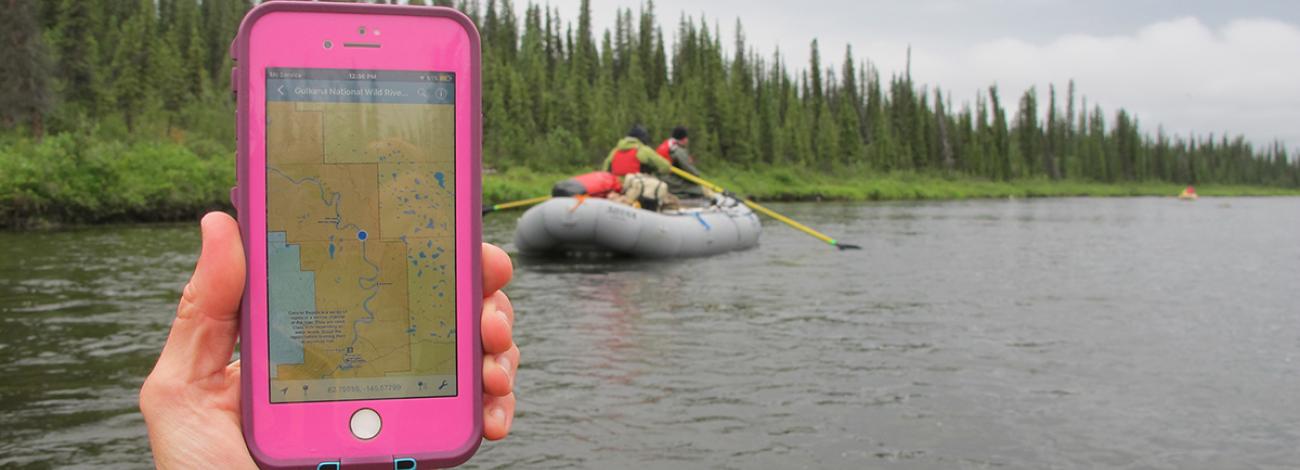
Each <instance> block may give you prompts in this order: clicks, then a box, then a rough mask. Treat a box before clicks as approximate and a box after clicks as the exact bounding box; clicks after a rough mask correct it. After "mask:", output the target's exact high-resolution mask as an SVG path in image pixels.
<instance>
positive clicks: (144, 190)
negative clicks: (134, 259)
mask: <svg viewBox="0 0 1300 470" xmlns="http://www.w3.org/2000/svg"><path fill="white" fill-rule="evenodd" d="M234 180H235V168H234V160H233V158H232V156H231V155H230V154H229V153H228V151H227V150H226V149H224V148H221V147H220V146H215V145H207V144H203V143H195V144H192V145H189V146H186V145H180V144H175V143H170V142H137V143H129V144H128V143H121V142H114V141H95V140H93V139H89V138H85V137H80V136H74V135H72V134H63V135H58V136H53V137H49V138H47V139H45V140H44V141H43V142H41V143H39V144H38V143H34V142H31V141H25V140H19V141H9V142H4V143H0V228H42V227H51V226H59V225H67V224H93V223H108V222H153V221H165V220H181V219H188V218H197V216H198V215H199V214H202V213H203V212H204V211H206V210H210V209H223V208H228V207H229V205H230V202H229V194H230V186H231V185H232V183H233V182H234Z"/></svg>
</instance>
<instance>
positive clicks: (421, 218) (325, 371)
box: [266, 69, 456, 403]
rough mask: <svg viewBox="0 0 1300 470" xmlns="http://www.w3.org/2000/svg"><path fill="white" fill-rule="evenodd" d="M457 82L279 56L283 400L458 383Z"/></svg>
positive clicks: (272, 328)
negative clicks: (308, 64) (298, 63)
mask: <svg viewBox="0 0 1300 470" xmlns="http://www.w3.org/2000/svg"><path fill="white" fill-rule="evenodd" d="M454 87H455V82H454V78H453V76H452V75H451V74H449V73H437V72H413V71H400V72H399V71H358V70H334V69H268V74H267V103H266V104H267V112H266V117H267V122H266V148H267V151H266V155H267V168H266V190H267V201H266V202H267V214H266V216H267V235H266V236H267V266H268V267H267V270H268V273H267V283H268V286H267V287H268V293H267V298H268V323H269V324H268V326H269V330H268V331H269V335H270V338H269V345H270V376H271V377H270V379H271V380H270V384H271V395H270V396H271V401H272V402H274V403H285V402H304V401H327V400H328V401H335V400H360V399H384V398H409V397H437V396H454V395H455V394H456V380H455V376H456V350H455V346H456V316H455V256H454V254H455V253H454V251H455V250H454V247H455V243H454V236H455V224H454V218H455V207H454V203H455V198H454V194H455V193H454V190H455V188H454V184H453V183H454V178H453V171H454V154H455V136H454V131H455V113H454V106H455V105H454V102H453V93H452V92H453V91H454V89H455V88H454Z"/></svg>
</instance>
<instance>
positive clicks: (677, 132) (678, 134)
mask: <svg viewBox="0 0 1300 470" xmlns="http://www.w3.org/2000/svg"><path fill="white" fill-rule="evenodd" d="M673 138H674V139H677V140H682V139H685V138H686V126H677V127H674V128H673Z"/></svg>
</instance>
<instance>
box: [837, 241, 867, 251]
mask: <svg viewBox="0 0 1300 470" xmlns="http://www.w3.org/2000/svg"><path fill="white" fill-rule="evenodd" d="M835 247H836V248H839V249H840V251H844V250H861V249H862V247H860V246H857V245H851V244H848V243H838V242H837V243H835Z"/></svg>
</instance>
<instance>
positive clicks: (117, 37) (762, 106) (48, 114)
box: [0, 0, 1300, 187]
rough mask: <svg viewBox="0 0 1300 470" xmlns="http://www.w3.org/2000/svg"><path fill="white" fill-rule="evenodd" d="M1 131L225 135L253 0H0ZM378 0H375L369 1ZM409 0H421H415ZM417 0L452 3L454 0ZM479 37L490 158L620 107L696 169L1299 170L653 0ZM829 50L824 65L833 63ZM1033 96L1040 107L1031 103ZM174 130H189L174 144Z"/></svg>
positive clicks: (621, 124)
mask: <svg viewBox="0 0 1300 470" xmlns="http://www.w3.org/2000/svg"><path fill="white" fill-rule="evenodd" d="M0 2H4V3H7V4H8V6H9V7H10V8H8V9H6V10H5V12H4V13H0V31H2V32H3V33H0V34H4V35H5V36H6V37H8V38H9V39H10V41H7V43H6V45H5V47H2V48H0V67H3V68H4V70H3V74H0V75H2V76H0V83H3V86H2V87H0V125H3V127H4V128H6V129H10V130H9V131H5V132H3V134H9V135H14V134H17V133H23V134H26V135H30V136H32V137H34V138H36V139H39V138H40V137H41V136H42V135H44V134H62V133H75V134H78V135H88V136H99V137H102V138H121V139H128V140H131V139H134V140H139V139H170V140H171V141H175V142H187V141H202V142H207V144H204V145H209V146H213V145H215V146H224V148H226V151H227V152H229V150H230V149H231V148H232V146H233V122H232V121H231V117H232V115H233V103H232V102H231V98H230V95H229V93H228V91H227V89H228V86H229V79H230V78H229V67H230V65H231V61H230V58H229V57H228V55H227V52H226V51H227V47H228V45H229V43H230V40H231V38H232V36H233V35H234V33H235V31H236V28H237V26H238V24H239V21H240V19H241V18H242V17H243V14H244V12H246V11H247V10H248V9H249V8H250V7H251V5H250V2H249V1H248V0H201V1H200V0H120V1H84V0H49V1H36V0H0ZM381 3H382V0H381ZM410 3H412V4H424V3H426V2H424V1H422V0H412V1H410ZM431 3H435V4H440V5H450V4H451V3H452V2H451V1H445V0H436V1H433V2H431ZM455 6H456V7H457V8H459V9H460V10H461V11H464V12H465V13H466V14H468V15H469V16H471V17H472V18H473V19H474V20H475V22H476V23H477V24H478V25H479V28H480V31H481V34H482V37H483V54H484V62H483V67H484V73H483V85H484V97H483V106H484V113H485V116H486V119H485V127H486V129H485V136H484V139H485V140H484V149H485V159H486V162H485V164H486V165H488V166H491V167H496V168H507V167H512V166H528V167H532V168H536V169H565V170H567V169H574V168H578V167H583V166H594V165H595V164H596V163H597V162H599V160H600V159H601V158H602V157H603V156H604V155H605V153H606V152H607V151H608V149H609V147H610V146H612V145H613V144H614V142H615V141H616V140H618V138H619V137H621V136H622V135H623V133H624V132H625V131H626V130H627V128H628V127H629V126H630V125H631V124H633V123H642V124H645V125H646V126H647V127H648V128H650V129H651V132H652V134H653V135H655V136H656V137H659V138H662V137H664V136H665V135H666V133H667V131H668V130H669V129H671V128H672V126H674V125H677V124H685V125H687V126H689V127H690V128H691V133H692V134H691V135H692V139H691V140H692V144H693V147H692V148H693V152H694V153H695V154H697V156H698V157H699V158H700V161H701V165H702V169H703V170H704V171H706V172H708V171H724V170H727V169H736V168H740V169H752V168H758V167H797V168H802V169H807V170H814V171H821V172H826V173H843V172H857V173H873V172H878V173H883V172H925V173H934V174H941V175H949V176H956V175H966V176H970V177H976V178H983V179H989V180H1013V179H1019V178H1046V179H1053V180H1056V179H1066V178H1068V179H1072V180H1090V181H1098V182H1123V181H1166V182H1172V183H1178V184H1183V183H1193V184H1200V183H1224V184H1250V185H1269V186H1286V187H1300V159H1297V158H1293V157H1290V156H1289V155H1288V151H1287V149H1286V148H1285V147H1284V146H1283V144H1282V143H1280V142H1279V143H1275V144H1272V145H1269V146H1268V147H1267V148H1257V147H1256V146H1253V145H1252V144H1251V143H1250V142H1247V141H1246V140H1245V139H1244V138H1243V137H1240V136H1237V137H1229V136H1226V135H1223V136H1216V135H1169V134H1167V133H1165V132H1163V131H1162V130H1160V129H1159V128H1158V127H1157V128H1156V130H1155V131H1154V132H1151V131H1150V130H1149V129H1150V126H1146V127H1140V126H1139V120H1138V118H1137V117H1136V116H1134V115H1132V114H1130V113H1128V112H1126V111H1125V110H1123V109H1120V110H1118V111H1115V112H1113V113H1107V112H1106V111H1104V110H1103V109H1102V108H1101V107H1099V106H1097V105H1095V104H1090V103H1089V102H1088V100H1087V99H1086V98H1080V97H1079V96H1078V93H1077V91H1076V90H1075V87H1074V84H1073V83H1068V84H1066V85H1065V86H1064V89H1063V90H1058V89H1057V88H1056V87H1054V86H1049V87H1048V88H1047V89H1046V90H1036V89H1030V90H1027V91H1025V92H1023V93H1022V94H1021V95H1020V97H1019V99H1018V100H1011V101H1004V97H1003V96H1001V94H1000V91H999V89H998V88H997V87H996V86H993V85H991V86H989V88H988V89H987V90H984V91H983V92H981V93H980V94H979V96H978V98H976V100H975V102H974V103H958V104H954V103H953V100H952V98H951V94H950V93H949V92H948V90H941V89H940V88H938V87H929V86H926V85H921V84H917V83H914V82H913V81H912V79H911V77H910V74H908V73H902V74H898V75H893V76H890V77H881V76H880V74H879V73H878V71H877V70H876V69H875V68H874V67H873V66H872V65H871V63H870V62H869V61H867V60H864V59H862V58H859V57H855V56H854V55H853V52H852V49H851V48H846V50H844V51H843V55H842V60H839V61H835V60H833V59H826V58H824V57H823V53H822V49H821V48H820V46H819V44H818V43H817V41H816V40H815V39H813V40H811V46H810V47H811V63H809V64H807V66H806V67H790V66H788V65H787V64H785V63H784V61H783V60H782V56H781V55H780V53H779V52H774V53H772V54H770V55H769V54H761V53H759V52H757V51H755V50H754V49H753V48H751V47H750V46H749V45H747V44H746V42H745V36H744V33H743V28H742V25H741V22H740V21H739V20H737V21H736V25H735V29H736V34H735V37H734V38H730V39H728V40H726V41H725V42H726V43H727V46H726V47H724V38H722V37H720V33H719V31H720V28H719V27H718V26H717V25H716V24H710V22H709V20H705V19H695V18H690V17H686V16H682V17H680V19H679V20H678V21H677V22H676V23H677V27H676V28H677V30H676V32H675V35H674V38H675V40H674V41H672V42H671V43H670V42H669V41H668V40H666V37H665V34H664V32H663V31H662V28H661V27H660V26H659V24H660V22H659V19H658V18H657V17H656V12H655V10H654V6H653V3H651V2H650V1H647V3H646V4H645V6H644V7H643V8H641V9H640V10H639V11H638V12H635V13H634V12H633V11H632V10H621V11H620V12H619V13H618V15H617V18H618V19H617V22H616V23H615V24H614V25H613V28H612V29H605V30H603V31H598V30H597V29H596V25H593V24H592V20H591V13H590V5H589V0H584V1H583V3H582V8H581V10H580V11H579V12H578V15H577V20H576V22H572V21H566V20H565V19H564V17H563V16H562V15H561V12H560V11H558V9H550V8H546V7H542V6H538V5H534V4H530V5H529V6H528V7H527V9H526V13H525V14H524V15H523V17H522V18H519V17H517V16H516V14H515V11H516V9H515V8H514V5H512V4H511V2H510V0H500V1H498V0H487V1H486V2H483V3H480V2H479V1H468V2H467V1H466V0H461V1H460V2H459V3H458V4H457V5H455ZM833 62H837V63H838V65H837V66H832V65H830V64H831V63H833ZM1044 108H1045V109H1044ZM187 145H188V144H187Z"/></svg>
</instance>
